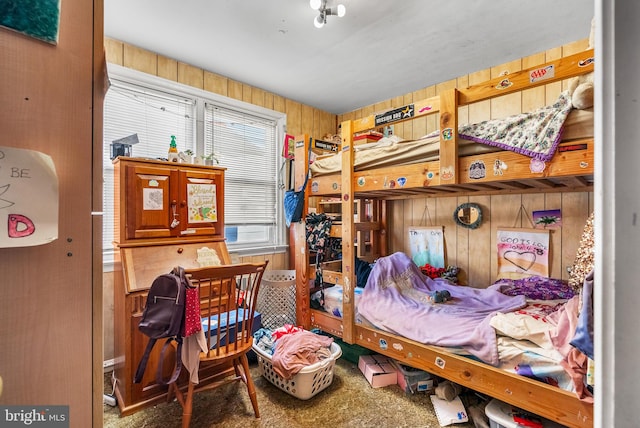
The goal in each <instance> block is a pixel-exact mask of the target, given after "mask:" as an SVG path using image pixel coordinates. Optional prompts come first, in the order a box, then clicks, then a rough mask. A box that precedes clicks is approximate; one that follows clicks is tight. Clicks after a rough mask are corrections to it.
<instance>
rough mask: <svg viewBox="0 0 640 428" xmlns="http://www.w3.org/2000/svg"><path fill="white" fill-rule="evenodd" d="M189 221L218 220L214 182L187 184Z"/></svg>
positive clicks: (209, 221)
mask: <svg viewBox="0 0 640 428" xmlns="http://www.w3.org/2000/svg"><path fill="white" fill-rule="evenodd" d="M187 205H188V206H189V223H215V222H217V221H218V207H217V205H216V185H215V184H199V183H198V184H195V183H190V184H187Z"/></svg>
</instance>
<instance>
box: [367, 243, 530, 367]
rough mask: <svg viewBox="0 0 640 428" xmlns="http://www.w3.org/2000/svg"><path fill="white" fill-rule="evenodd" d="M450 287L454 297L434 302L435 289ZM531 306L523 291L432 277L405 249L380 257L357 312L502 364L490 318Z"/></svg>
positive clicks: (386, 327)
mask: <svg viewBox="0 0 640 428" xmlns="http://www.w3.org/2000/svg"><path fill="white" fill-rule="evenodd" d="M442 290H447V291H449V293H450V294H451V299H449V300H447V301H446V302H444V303H432V302H431V301H432V299H431V293H433V292H435V291H442ZM525 305H526V301H525V297H524V296H514V297H511V296H505V295H504V294H502V293H500V292H497V291H494V290H488V289H477V288H470V287H462V286H457V285H454V284H451V283H449V282H447V281H445V280H441V279H436V280H433V279H431V278H429V277H427V276H425V275H424V274H422V272H420V269H419V268H418V267H417V266H416V265H415V264H414V263H413V261H412V260H411V259H410V258H409V256H407V255H406V254H404V253H395V254H392V255H390V256H387V257H382V258H380V259H378V261H377V262H376V264H375V265H374V267H373V270H372V271H371V274H370V275H369V280H368V281H367V285H366V287H365V289H364V292H363V293H362V297H361V298H360V302H359V303H358V312H359V313H360V315H362V316H363V317H364V318H366V319H367V320H368V321H370V322H371V323H373V324H374V325H375V326H376V327H377V328H380V329H381V330H385V331H388V332H391V333H395V334H398V335H400V336H403V337H406V338H408V339H412V340H415V341H417V342H421V343H425V344H431V345H439V346H449V347H463V348H465V349H466V350H467V351H468V352H470V353H471V354H473V355H475V356H476V357H478V358H479V359H481V360H482V361H484V362H486V363H488V364H491V365H494V366H497V365H498V364H499V358H498V348H497V344H496V334H495V331H494V329H493V328H492V327H491V326H490V324H489V321H490V319H491V317H492V316H493V314H495V313H496V312H498V311H500V312H511V311H514V310H516V309H520V308H522V307H524V306H525Z"/></svg>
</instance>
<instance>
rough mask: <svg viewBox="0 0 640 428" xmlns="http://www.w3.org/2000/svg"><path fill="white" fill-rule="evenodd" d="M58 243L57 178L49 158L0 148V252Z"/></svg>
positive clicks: (32, 151)
mask: <svg viewBox="0 0 640 428" xmlns="http://www.w3.org/2000/svg"><path fill="white" fill-rule="evenodd" d="M56 239H58V176H57V174H56V169H55V166H54V164H53V160H52V159H51V157H50V156H48V155H45V154H44V153H41V152H37V151H34V150H26V149H18V148H14V147H1V146H0V248H14V247H30V246H34V245H42V244H48V243H49V242H52V241H55V240H56Z"/></svg>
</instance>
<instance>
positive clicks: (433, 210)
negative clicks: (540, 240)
mask: <svg viewBox="0 0 640 428" xmlns="http://www.w3.org/2000/svg"><path fill="white" fill-rule="evenodd" d="M466 202H472V203H476V204H478V205H480V207H481V208H482V220H483V221H482V224H481V225H480V227H478V228H477V229H467V228H463V227H460V226H458V225H456V223H455V221H454V219H453V213H454V211H455V210H456V207H457V206H458V205H460V204H462V203H466ZM521 206H522V207H524V211H525V212H526V215H525V214H524V212H522V211H521V210H520V207H521ZM552 209H560V210H561V212H562V227H560V228H558V229H550V231H549V233H550V254H549V272H550V276H551V277H552V278H562V279H568V278H569V276H568V272H567V268H568V267H569V266H571V265H572V264H573V262H574V259H575V256H576V252H577V249H578V245H579V240H580V236H581V235H582V231H583V229H584V226H585V224H586V221H587V217H588V216H589V214H591V212H592V211H593V192H579V193H546V194H545V193H531V194H504V195H484V196H465V197H449V198H420V199H407V200H399V201H392V202H391V206H390V210H389V211H390V212H389V233H388V235H389V239H390V245H389V248H390V251H391V252H395V251H405V252H406V251H408V248H407V241H408V239H407V238H408V232H407V229H408V228H409V227H411V226H444V240H445V241H444V242H445V260H446V263H447V264H449V265H455V266H458V267H459V268H460V275H459V277H458V278H459V282H460V283H461V284H467V285H471V286H473V287H479V288H485V287H487V286H488V285H490V284H491V283H493V282H494V281H495V280H496V277H497V271H498V267H497V242H496V238H497V231H498V228H501V227H517V228H519V227H522V228H531V227H532V226H531V223H530V218H531V214H532V212H533V211H542V210H552ZM429 220H430V221H429Z"/></svg>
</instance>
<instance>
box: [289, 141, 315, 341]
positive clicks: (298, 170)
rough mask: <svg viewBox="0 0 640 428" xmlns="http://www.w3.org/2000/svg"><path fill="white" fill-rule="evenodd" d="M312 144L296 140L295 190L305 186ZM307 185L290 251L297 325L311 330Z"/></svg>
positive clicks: (293, 226) (292, 226) (293, 228)
mask: <svg viewBox="0 0 640 428" xmlns="http://www.w3.org/2000/svg"><path fill="white" fill-rule="evenodd" d="M307 144H311V142H310V141H309V136H308V135H307V134H304V135H300V136H297V137H296V139H295V151H294V153H295V178H294V180H293V181H294V188H295V189H296V190H298V189H300V188H301V187H302V185H303V184H304V179H305V176H304V174H305V172H307V165H309V148H308V146H307ZM310 187H311V185H310V183H308V184H307V188H306V191H305V201H304V209H303V211H302V221H300V222H298V223H292V224H291V229H292V233H291V235H292V236H293V238H294V242H293V245H291V246H290V247H289V248H290V250H289V251H292V252H293V253H294V260H295V270H296V324H298V325H300V326H302V327H303V328H305V329H307V330H308V329H310V328H311V312H310V311H309V277H308V275H309V254H308V251H307V239H306V235H305V222H304V219H305V218H306V215H307V211H308V210H309V193H310V192H309V188H310Z"/></svg>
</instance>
